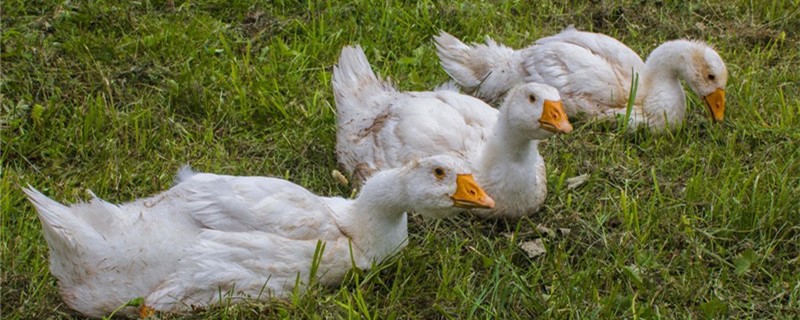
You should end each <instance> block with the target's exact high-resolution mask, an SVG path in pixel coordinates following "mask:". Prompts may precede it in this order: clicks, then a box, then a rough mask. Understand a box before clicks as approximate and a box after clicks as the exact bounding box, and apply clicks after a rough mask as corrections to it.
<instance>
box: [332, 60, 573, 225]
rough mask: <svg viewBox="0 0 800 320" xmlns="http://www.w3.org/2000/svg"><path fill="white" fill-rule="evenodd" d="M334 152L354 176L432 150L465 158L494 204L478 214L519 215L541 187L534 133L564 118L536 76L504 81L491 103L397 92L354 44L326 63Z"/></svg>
mask: <svg viewBox="0 0 800 320" xmlns="http://www.w3.org/2000/svg"><path fill="white" fill-rule="evenodd" d="M333 91H334V97H335V100H336V124H337V132H336V154H337V157H338V160H339V163H340V164H341V166H342V167H343V168H344V169H345V170H346V171H347V172H348V173H349V174H350V175H351V176H353V177H354V178H355V179H356V180H363V179H365V178H366V177H368V176H369V175H370V174H372V173H373V172H375V171H377V170H384V169H388V168H394V167H397V166H399V165H401V164H402V163H403V162H405V161H409V160H412V159H415V158H418V157H425V156H430V155H435V154H449V155H455V156H458V157H461V158H464V159H467V161H469V163H470V166H471V171H472V172H474V174H475V179H476V181H477V182H478V183H479V184H480V185H481V186H483V187H484V188H485V189H486V191H487V193H489V195H491V196H492V197H493V198H494V199H495V201H497V205H496V206H495V208H494V209H492V210H476V212H475V213H476V214H478V215H482V216H486V217H510V218H514V217H520V216H522V215H525V214H529V213H532V212H534V211H536V210H537V209H539V207H540V206H541V205H542V203H543V202H544V199H545V196H546V194H547V186H546V179H545V178H546V177H545V165H544V160H543V159H542V157H541V156H540V155H539V151H538V149H537V147H538V143H539V141H538V140H541V139H547V138H548V137H550V136H552V135H554V134H556V133H568V132H570V131H572V126H571V125H570V123H569V121H568V120H567V117H566V114H564V111H563V109H562V107H561V99H560V97H559V95H558V91H556V90H555V89H554V88H552V87H550V86H547V85H543V84H535V83H530V84H524V85H521V86H519V87H516V88H514V89H512V90H511V91H510V92H509V93H508V95H507V98H506V99H505V101H504V103H503V105H502V107H500V109H499V111H498V110H497V109H494V108H491V107H490V106H489V105H487V104H486V103H484V102H483V101H481V100H479V99H476V98H474V97H470V96H467V95H463V94H460V93H458V92H455V91H449V90H441V91H432V92H399V91H397V90H396V89H395V88H394V87H392V85H390V84H389V83H386V82H383V81H381V80H379V79H378V78H377V77H376V76H375V74H374V73H373V72H372V69H371V68H370V65H369V62H368V61H367V58H366V56H365V55H364V52H363V51H362V50H361V47H359V46H356V47H345V48H344V49H342V53H341V56H340V58H339V63H338V65H337V66H335V67H334V69H333Z"/></svg>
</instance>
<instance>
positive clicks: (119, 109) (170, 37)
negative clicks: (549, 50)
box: [0, 0, 800, 319]
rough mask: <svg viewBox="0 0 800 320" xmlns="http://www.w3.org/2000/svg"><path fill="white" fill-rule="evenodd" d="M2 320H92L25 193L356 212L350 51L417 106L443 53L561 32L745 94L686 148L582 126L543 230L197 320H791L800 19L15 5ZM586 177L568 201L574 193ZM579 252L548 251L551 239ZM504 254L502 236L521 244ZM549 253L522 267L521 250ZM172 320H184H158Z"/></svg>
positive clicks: (771, 6)
mask: <svg viewBox="0 0 800 320" xmlns="http://www.w3.org/2000/svg"><path fill="white" fill-rule="evenodd" d="M1 19H2V50H0V58H2V66H1V67H2V80H0V81H1V82H0V107H1V108H2V111H1V112H2V115H0V132H2V157H0V159H2V160H1V161H2V172H1V173H0V175H1V177H0V210H2V229H0V230H2V235H0V238H1V240H0V254H1V255H2V268H1V269H2V270H1V271H0V276H1V277H2V279H1V281H2V283H1V285H0V288H1V289H2V299H0V301H2V302H1V304H2V308H1V309H0V311H1V312H2V313H1V314H2V317H3V318H4V319H29V318H46V317H54V318H79V317H80V316H79V315H77V314H75V313H73V312H72V311H70V309H69V308H68V307H66V306H65V305H64V304H63V302H62V301H61V300H60V298H59V294H58V289H57V283H56V281H55V279H54V278H53V277H52V276H51V275H49V272H48V266H47V247H46V244H45V242H44V239H43V237H42V234H41V228H40V225H39V222H38V220H37V218H36V215H35V212H34V210H33V208H32V206H31V205H30V204H29V203H28V202H27V201H26V200H25V199H24V197H23V194H22V192H21V190H20V187H21V186H25V185H26V184H31V185H33V186H36V187H37V188H40V190H42V191H43V192H44V193H45V194H47V195H49V196H51V197H53V198H54V199H56V200H59V201H62V202H75V201H77V200H79V199H85V198H86V195H85V193H84V190H85V189H87V188H91V189H92V190H93V191H94V192H96V193H97V194H98V195H100V196H101V197H103V198H105V199H107V200H110V201H116V202H124V201H129V200H132V199H135V198H137V197H142V196H146V195H150V194H153V193H156V192H158V191H160V190H164V189H166V188H168V187H169V186H170V184H171V183H172V179H173V174H174V173H175V172H176V171H177V169H178V168H179V167H180V166H181V165H182V164H184V163H191V164H192V165H193V166H194V167H195V168H197V169H199V170H204V171H211V172H217V173H225V174H242V175H271V176H279V177H283V178H286V179H289V180H291V181H293V182H296V183H299V184H301V185H303V186H306V187H308V188H309V189H310V190H312V191H314V192H316V193H318V194H323V195H339V196H348V195H349V194H350V190H349V189H348V188H345V187H341V186H339V185H337V184H336V182H335V180H334V179H333V178H331V177H330V171H331V170H332V169H334V168H335V167H336V159H335V156H334V152H333V147H334V134H335V132H334V130H335V128H334V110H335V109H334V105H333V96H332V93H331V86H330V77H331V70H332V66H333V64H334V63H335V61H336V59H337V57H338V54H339V51H340V49H341V48H342V46H344V45H348V44H356V43H360V44H361V45H362V46H363V47H364V48H365V50H366V52H367V56H368V57H369V59H370V62H371V63H372V64H373V66H374V68H375V69H376V70H378V71H379V73H381V74H382V75H384V76H391V78H393V79H394V80H395V82H396V83H397V84H398V86H399V87H400V88H402V89H404V90H427V89H430V88H433V87H434V86H435V85H437V84H439V83H441V82H443V81H445V80H447V76H446V74H445V73H444V72H443V71H442V70H441V69H440V67H439V66H438V62H437V58H436V55H435V53H434V48H433V44H432V40H431V36H432V35H434V34H436V33H438V32H439V30H445V31H448V32H450V33H452V34H454V35H456V36H458V37H461V38H463V39H465V40H467V41H481V40H482V39H483V37H484V36H487V35H488V36H492V37H493V38H495V39H497V40H499V41H501V42H504V43H507V44H509V45H511V46H515V47H521V46H523V45H526V44H529V43H531V42H533V41H534V40H535V39H537V38H540V37H543V36H547V35H551V34H553V33H555V32H557V31H559V30H560V29H561V28H563V27H566V26H567V25H570V24H574V25H575V26H576V27H578V28H580V29H584V30H591V31H596V32H603V33H606V34H609V35H611V36H614V37H617V38H618V39H620V40H621V41H623V42H624V43H626V44H628V45H629V46H630V47H631V48H633V49H634V50H635V51H637V52H639V53H642V55H645V56H646V54H647V53H648V52H650V50H652V49H653V48H655V47H656V46H657V45H658V44H659V43H661V42H663V41H665V40H668V39H674V38H679V37H691V38H696V39H703V40H707V41H708V42H710V43H712V44H713V45H714V46H715V47H716V48H717V49H718V51H719V52H720V54H721V55H722V57H723V58H724V59H725V60H726V63H727V65H728V69H729V71H730V74H731V76H730V80H729V82H728V89H727V92H728V94H727V100H728V108H727V112H726V120H725V122H724V123H723V124H721V125H713V124H712V123H710V121H709V120H708V119H707V116H706V110H705V109H704V107H703V106H702V104H701V103H700V101H699V99H698V98H697V97H696V96H693V95H691V96H690V98H689V99H690V100H689V105H690V106H689V109H690V110H689V117H688V119H687V121H686V124H685V126H684V127H683V128H681V129H680V130H678V131H677V132H674V133H672V134H665V135H650V134H647V133H636V134H619V133H617V132H616V131H615V130H609V129H608V128H607V127H606V126H604V125H601V124H595V123H587V122H578V123H575V129H576V130H575V131H574V132H573V133H571V134H569V135H565V136H561V137H559V138H555V139H551V140H550V141H547V142H545V143H543V144H542V153H543V154H544V156H545V158H546V161H547V165H548V189H549V191H550V193H549V196H548V199H547V202H546V206H545V208H544V209H543V210H541V211H540V212H538V213H536V214H535V215H533V216H532V217H531V218H530V219H523V220H522V221H519V222H517V223H504V222H491V221H481V220H477V219H470V218H468V217H458V218H455V219H449V220H444V221H429V220H425V221H423V220H421V219H418V218H413V219H412V221H411V222H412V223H411V227H410V229H411V230H410V232H411V239H410V244H409V246H408V247H407V248H406V250H404V251H403V252H402V253H401V254H399V255H397V256H396V257H394V258H392V259H390V260H388V261H386V262H384V263H382V264H380V265H377V266H375V268H373V269H372V270H370V271H367V272H353V273H352V274H351V276H350V277H349V278H348V279H347V280H346V281H345V282H344V283H343V284H342V286H341V287H338V288H323V287H314V288H312V289H311V290H310V291H309V292H307V293H306V294H302V295H298V296H296V297H293V298H292V299H289V300H274V301H267V302H261V303H252V304H245V305H227V304H222V305H220V306H215V307H212V308H209V309H207V310H200V311H198V313H197V314H196V315H195V316H193V317H194V318H209V319H228V318H259V317H287V318H330V317H348V318H367V319H376V318H377V319H387V318H388V319H393V318H448V319H457V318H472V317H474V318H532V317H546V318H551V317H552V318H571V317H576V318H577V317H581V318H584V317H587V318H701V319H705V318H789V317H796V316H797V315H798V314H800V302H798V301H800V259H799V258H798V257H800V147H798V142H800V131H798V128H800V100H798V96H799V94H800V86H799V85H798V83H800V69H798V68H797V65H798V64H800V53H798V48H799V47H800V34H798V31H797V30H800V3H798V2H797V1H795V0H774V1H760V2H755V1H741V0H737V1H689V2H685V1H656V2H640V1H628V0H626V1H619V2H605V1H601V2H592V3H584V2H582V1H506V2H497V3H486V2H483V1H472V0H467V1H459V2H455V3H453V2H450V1H433V0H428V1H420V2H407V3H406V2H393V1H385V2H370V1H354V2H349V3H347V4H342V3H339V2H325V1H306V2H294V1H280V0H276V1H240V0H234V1H219V0H213V1H180V0H178V1H175V2H174V3H173V2H172V1H148V0H145V1H97V2H86V1H50V0H41V1H21V0H8V1H4V2H3V3H2V17H1ZM580 174H589V179H588V181H587V182H586V183H585V184H584V185H582V186H580V187H578V188H575V189H568V188H567V187H566V183H565V179H566V178H568V177H572V176H576V175H580ZM539 224H541V225H544V226H548V227H550V228H553V229H555V228H568V229H569V230H570V231H571V232H570V233H569V234H568V235H567V236H561V237H544V236H543V235H542V234H541V233H540V232H538V231H536V230H537V229H536V226H537V225H539ZM509 234H510V237H507V236H506V235H509ZM539 237H544V244H545V247H546V249H547V253H546V254H545V255H543V256H540V257H537V258H534V259H529V258H527V257H526V256H525V254H524V253H523V252H522V251H521V250H520V249H518V248H517V245H516V244H517V242H518V241H521V240H530V239H533V238H539ZM162 316H164V317H170V316H166V315H162Z"/></svg>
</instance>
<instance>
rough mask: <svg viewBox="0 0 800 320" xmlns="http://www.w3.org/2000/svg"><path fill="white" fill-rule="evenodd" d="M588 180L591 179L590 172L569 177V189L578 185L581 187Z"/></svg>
mask: <svg viewBox="0 0 800 320" xmlns="http://www.w3.org/2000/svg"><path fill="white" fill-rule="evenodd" d="M586 180H589V174H588V173H584V174H582V175H579V176H574V177H572V178H568V179H567V190H572V189H575V188H577V187H580V186H581V185H582V184H584V183H586Z"/></svg>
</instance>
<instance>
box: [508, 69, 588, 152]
mask: <svg viewBox="0 0 800 320" xmlns="http://www.w3.org/2000/svg"><path fill="white" fill-rule="evenodd" d="M500 110H501V111H500V112H501V113H504V114H505V116H506V117H507V121H508V124H509V125H510V126H511V128H513V130H514V131H515V132H522V133H523V134H524V135H525V136H526V137H528V138H531V139H533V140H542V139H546V138H549V137H551V136H553V135H554V134H556V133H569V132H571V131H572V124H570V123H569V120H568V119H567V114H566V113H565V112H564V107H563V105H562V103H561V95H560V94H559V93H558V90H556V89H555V88H553V87H551V86H549V85H546V84H542V83H526V84H522V85H519V86H516V87H514V88H512V89H511V90H509V91H508V93H507V94H506V98H505V100H504V101H503V104H502V106H501V107H500Z"/></svg>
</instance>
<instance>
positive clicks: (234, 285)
mask: <svg viewBox="0 0 800 320" xmlns="http://www.w3.org/2000/svg"><path fill="white" fill-rule="evenodd" d="M467 172H469V169H468V167H467V164H466V163H464V162H463V161H462V160H461V159H458V158H454V157H450V156H435V157H430V158H425V159H421V160H420V161H415V162H412V163H409V164H408V165H406V166H403V167H399V168H396V169H393V170H387V171H383V172H382V173H380V174H376V175H375V176H374V177H372V178H371V179H370V180H369V182H367V183H366V185H364V187H363V189H362V190H361V193H360V194H359V196H358V197H357V198H356V199H354V200H348V199H343V198H338V197H333V198H328V197H319V196H316V195H314V194H312V193H311V192H309V191H308V190H306V189H304V188H302V187H300V186H298V185H296V184H293V183H291V182H288V181H285V180H281V179H275V178H265V177H234V176H224V175H216V174H207V173H194V172H191V170H189V169H185V170H182V171H181V173H180V174H179V177H178V180H179V182H178V183H177V185H175V186H174V187H172V188H171V189H169V190H167V191H165V192H163V193H160V194H158V195H156V196H153V197H150V198H146V199H142V200H137V201H134V202H131V203H126V204H123V205H115V204H111V203H108V202H105V201H103V200H101V199H99V198H97V197H95V196H94V195H92V196H93V199H92V200H91V201H90V202H88V203H78V204H74V205H71V206H69V207H67V206H64V205H61V204H60V203H58V202H56V201H53V200H51V199H50V198H48V197H46V196H45V195H43V194H42V193H40V192H39V191H37V190H36V189H33V188H32V187H29V188H27V189H25V190H24V191H25V193H26V194H27V195H28V198H29V199H30V201H31V202H32V203H33V205H34V206H35V207H36V210H37V211H38V212H39V219H40V220H41V222H42V228H43V229H44V236H45V239H46V240H47V244H48V246H49V248H50V271H51V272H52V274H53V275H54V276H55V277H56V278H58V281H59V287H60V292H61V295H62V297H63V299H64V301H65V302H66V303H67V304H68V305H69V306H70V307H71V308H73V309H75V310H77V311H79V312H81V313H83V314H85V315H89V316H95V317H99V316H104V315H108V314H109V313H111V312H112V311H114V310H115V309H117V308H118V307H120V306H122V305H124V304H125V303H126V302H128V301H129V300H131V299H133V298H137V297H144V304H145V306H146V307H143V308H142V309H141V310H140V311H149V310H153V309H154V310H159V311H181V310H187V309H189V308H190V306H205V305H208V304H211V303H215V302H217V301H218V299H219V298H220V297H226V296H231V297H233V298H234V299H236V298H241V297H250V298H259V297H260V298H267V297H269V296H273V297H283V296H286V295H288V294H290V293H291V292H292V291H293V290H294V287H295V285H296V282H295V280H296V279H300V280H301V281H306V280H308V279H309V277H310V275H311V270H312V261H314V260H315V257H318V258H319V259H318V262H319V266H318V269H317V271H316V278H317V280H318V281H319V282H320V283H322V284H325V285H331V284H336V283H338V282H340V281H341V279H342V277H343V276H344V275H345V273H346V272H347V271H348V270H350V268H352V267H353V264H352V263H355V267H358V268H362V269H365V268H368V267H369V266H370V265H371V264H372V263H373V262H380V261H381V260H383V259H384V258H386V257H387V256H389V255H391V254H392V253H394V252H396V250H398V249H400V248H402V247H404V246H405V244H406V238H407V228H406V213H405V212H406V211H417V212H421V213H430V214H433V213H436V214H435V216H446V215H448V214H455V213H457V212H458V211H459V210H463V209H462V208H491V207H492V206H493V203H494V201H493V200H492V199H491V198H490V197H488V196H487V195H486V194H485V192H484V191H483V189H481V187H480V186H478V185H477V184H476V183H475V182H474V180H473V178H472V175H471V174H469V173H467ZM318 242H320V243H321V244H322V245H324V247H323V248H324V250H323V251H322V253H321V254H320V253H319V252H318V251H317V250H318V247H317V246H318ZM351 252H352V256H351ZM298 276H299V278H298ZM135 311H136V309H135V308H132V307H128V308H124V309H122V310H121V312H122V313H126V314H130V313H132V312H135Z"/></svg>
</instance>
